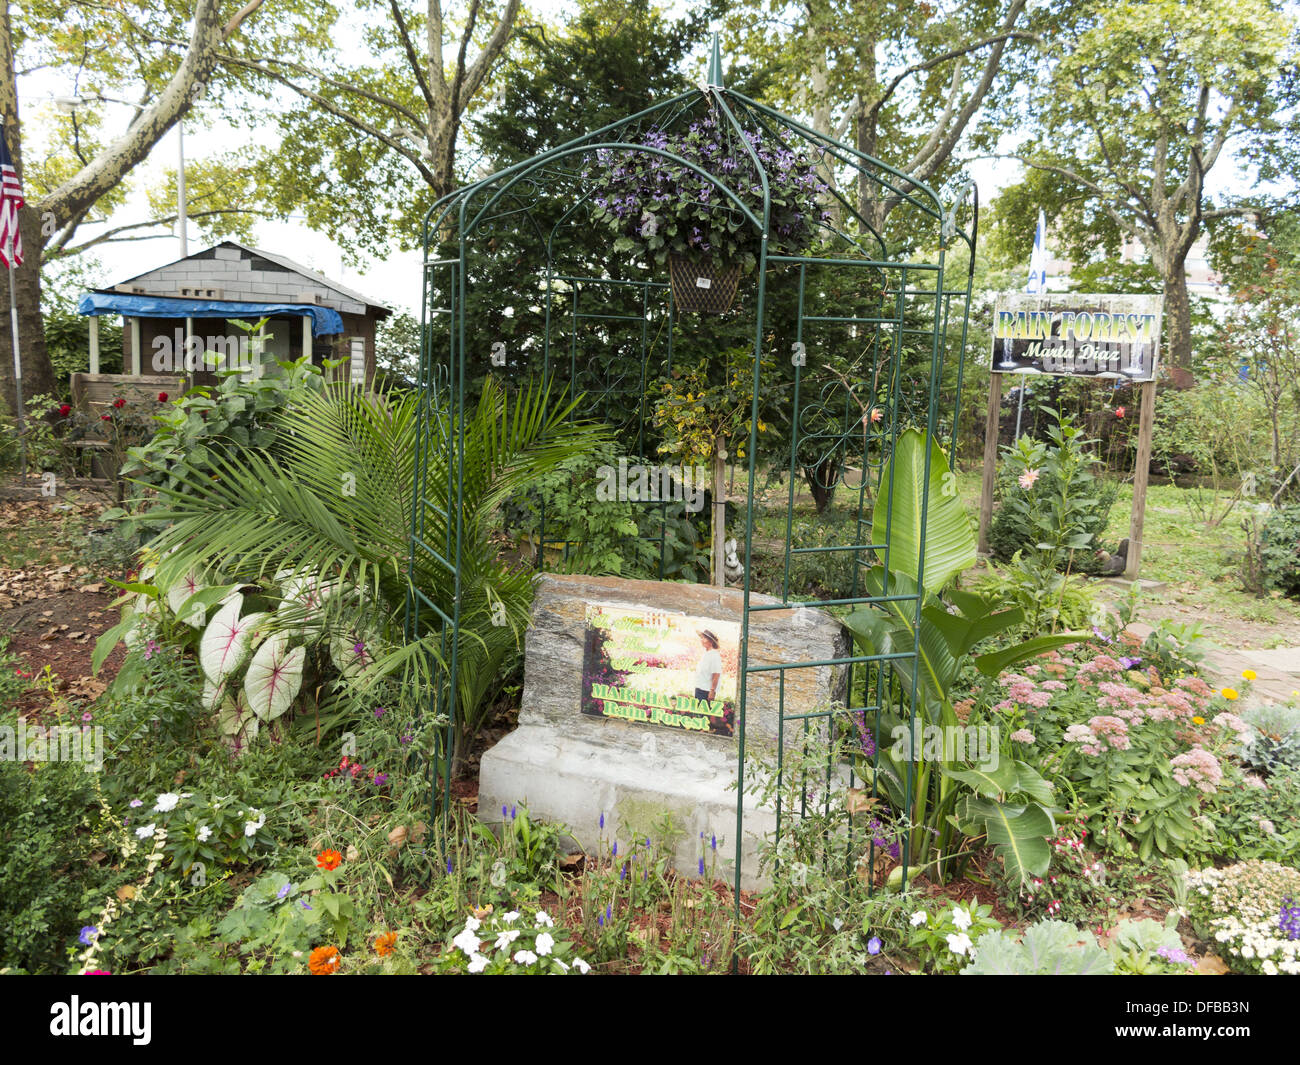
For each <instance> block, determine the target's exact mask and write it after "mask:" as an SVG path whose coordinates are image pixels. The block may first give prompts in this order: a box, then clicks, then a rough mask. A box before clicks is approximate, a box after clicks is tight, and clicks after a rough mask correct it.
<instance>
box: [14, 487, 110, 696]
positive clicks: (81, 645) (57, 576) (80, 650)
mask: <svg viewBox="0 0 1300 1065" xmlns="http://www.w3.org/2000/svg"><path fill="white" fill-rule="evenodd" d="M106 505H107V500H105V499H101V498H96V497H95V495H94V494H93V493H92V492H90V491H76V490H68V491H67V493H66V494H65V495H63V496H62V497H55V498H54V499H53V500H51V499H49V498H44V497H42V496H41V495H40V492H39V489H38V488H36V487H35V486H32V485H19V484H17V483H16V482H10V483H9V484H6V485H5V486H4V487H3V489H0V536H3V538H4V539H3V543H4V544H6V545H8V549H7V550H6V551H4V552H2V553H0V636H3V637H7V638H8V641H9V651H10V653H11V654H13V655H15V656H17V659H18V667H17V668H19V669H21V670H22V671H23V672H24V673H25V674H30V675H31V678H32V684H31V687H30V688H29V690H28V691H27V692H25V693H23V694H21V695H20V696H19V697H18V699H17V705H18V708H19V710H21V711H28V710H30V711H36V710H38V709H40V708H43V707H45V706H47V705H48V704H49V694H48V692H47V691H46V689H45V683H49V684H50V685H51V686H52V687H53V689H54V691H55V692H57V693H59V694H62V695H64V696H67V697H69V698H72V699H85V700H90V699H93V698H95V697H96V696H97V695H99V694H100V693H101V692H103V690H104V688H105V687H106V685H107V684H108V682H109V681H111V680H112V678H113V677H114V676H115V675H116V673H117V670H118V668H119V667H120V665H121V663H122V659H123V658H124V657H125V648H123V647H122V646H118V647H117V648H116V649H115V650H114V651H113V652H112V654H110V655H109V657H108V659H107V661H106V662H105V663H104V665H103V667H102V668H101V669H100V672H99V675H98V676H94V675H93V674H92V673H91V668H90V667H91V659H92V656H93V655H94V652H95V641H96V639H98V638H99V636H100V634H101V633H103V632H105V631H106V630H107V629H110V628H112V627H113V626H114V625H116V624H117V623H118V621H119V620H120V616H121V615H120V612H119V610H118V609H117V608H115V607H114V606H113V605H112V604H113V601H114V600H115V599H116V598H117V596H118V594H119V593H118V590H117V589H116V588H114V587H113V586H112V585H111V584H109V583H108V582H107V581H106V580H105V579H104V575H101V574H100V573H98V572H96V571H95V570H93V569H92V568H91V567H90V566H87V565H84V564H83V563H82V561H81V560H80V558H79V557H78V553H77V550H76V548H75V546H74V544H75V542H76V540H77V539H79V538H80V535H81V534H82V533H83V532H84V529H85V528H87V527H89V526H90V525H92V524H93V523H94V522H95V520H96V519H97V517H98V515H99V514H100V512H101V511H102V510H103V508H104V507H105V506H106ZM56 508H57V509H56ZM33 538H38V539H39V540H40V541H41V543H40V545H39V546H40V549H41V555H42V557H43V561H40V562H36V561H31V562H30V563H28V564H22V560H21V559H20V560H19V564H18V565H13V564H12V563H13V562H14V561H15V558H16V557H18V556H19V551H18V550H17V549H16V546H15V545H17V544H24V545H28V544H29V543H30V540H31V539H33ZM112 576H114V577H120V575H118V574H113V575H112ZM46 667H48V668H49V671H50V674H51V675H52V676H51V677H50V679H49V681H48V682H43V681H42V677H43V675H44V674H45V671H46Z"/></svg>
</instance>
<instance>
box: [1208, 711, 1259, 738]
mask: <svg viewBox="0 0 1300 1065" xmlns="http://www.w3.org/2000/svg"><path fill="white" fill-rule="evenodd" d="M1214 724H1216V725H1217V726H1218V727H1219V728H1222V729H1231V730H1232V731H1233V732H1235V733H1236V734H1237V742H1238V743H1241V744H1246V743H1249V742H1250V741H1251V739H1252V738H1253V737H1254V734H1255V730H1254V729H1253V728H1252V727H1251V726H1250V725H1248V724H1247V723H1246V722H1245V721H1243V720H1242V719H1241V718H1239V717H1238V716H1237V715H1236V714H1229V713H1222V714H1215V715H1214Z"/></svg>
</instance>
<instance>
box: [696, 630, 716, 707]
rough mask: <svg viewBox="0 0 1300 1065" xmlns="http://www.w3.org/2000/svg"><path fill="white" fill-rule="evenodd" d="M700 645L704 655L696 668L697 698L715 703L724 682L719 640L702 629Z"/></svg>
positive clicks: (699, 633)
mask: <svg viewBox="0 0 1300 1065" xmlns="http://www.w3.org/2000/svg"><path fill="white" fill-rule="evenodd" d="M697 635H698V636H699V637H700V643H701V644H702V645H703V646H704V654H703V655H701V656H700V663H699V665H697V666H696V667H695V698H697V699H705V700H708V701H709V702H713V699H714V697H715V696H716V695H717V693H718V684H719V683H720V682H721V680H722V655H720V654H719V653H718V638H717V636H715V635H714V634H713V633H712V632H711V631H710V630H708V629H700V630H699V632H698V634H697Z"/></svg>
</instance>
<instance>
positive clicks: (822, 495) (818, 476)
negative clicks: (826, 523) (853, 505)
mask: <svg viewBox="0 0 1300 1065" xmlns="http://www.w3.org/2000/svg"><path fill="white" fill-rule="evenodd" d="M803 472H804V479H805V480H807V482H808V491H809V492H811V493H812V497H813V506H815V507H816V508H817V513H818V514H821V513H823V512H824V511H825V510H826V508H827V507H828V506H830V502H831V497H832V496H833V495H834V494H835V480H836V477H837V475H838V473H839V459H838V457H837V456H835V455H831V456H829V457H828V458H824V459H822V461H821V462H819V463H818V464H817V465H816V466H805V467H804V469H803Z"/></svg>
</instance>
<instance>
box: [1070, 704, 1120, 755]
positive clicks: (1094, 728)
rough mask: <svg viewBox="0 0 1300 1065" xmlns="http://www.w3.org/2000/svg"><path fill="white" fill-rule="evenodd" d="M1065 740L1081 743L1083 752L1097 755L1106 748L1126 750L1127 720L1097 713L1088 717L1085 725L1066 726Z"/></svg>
mask: <svg viewBox="0 0 1300 1065" xmlns="http://www.w3.org/2000/svg"><path fill="white" fill-rule="evenodd" d="M1065 742H1066V743H1078V744H1082V745H1083V753H1084V754H1092V755H1097V754H1101V753H1102V752H1103V751H1107V750H1111V751H1127V750H1128V749H1129V738H1128V722H1127V721H1125V720H1124V719H1123V718H1122V717H1112V716H1110V715H1108V714H1098V715H1097V716H1096V717H1092V718H1089V719H1088V723H1087V724H1086V725H1071V726H1070V727H1069V728H1067V729H1066V730H1065Z"/></svg>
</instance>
